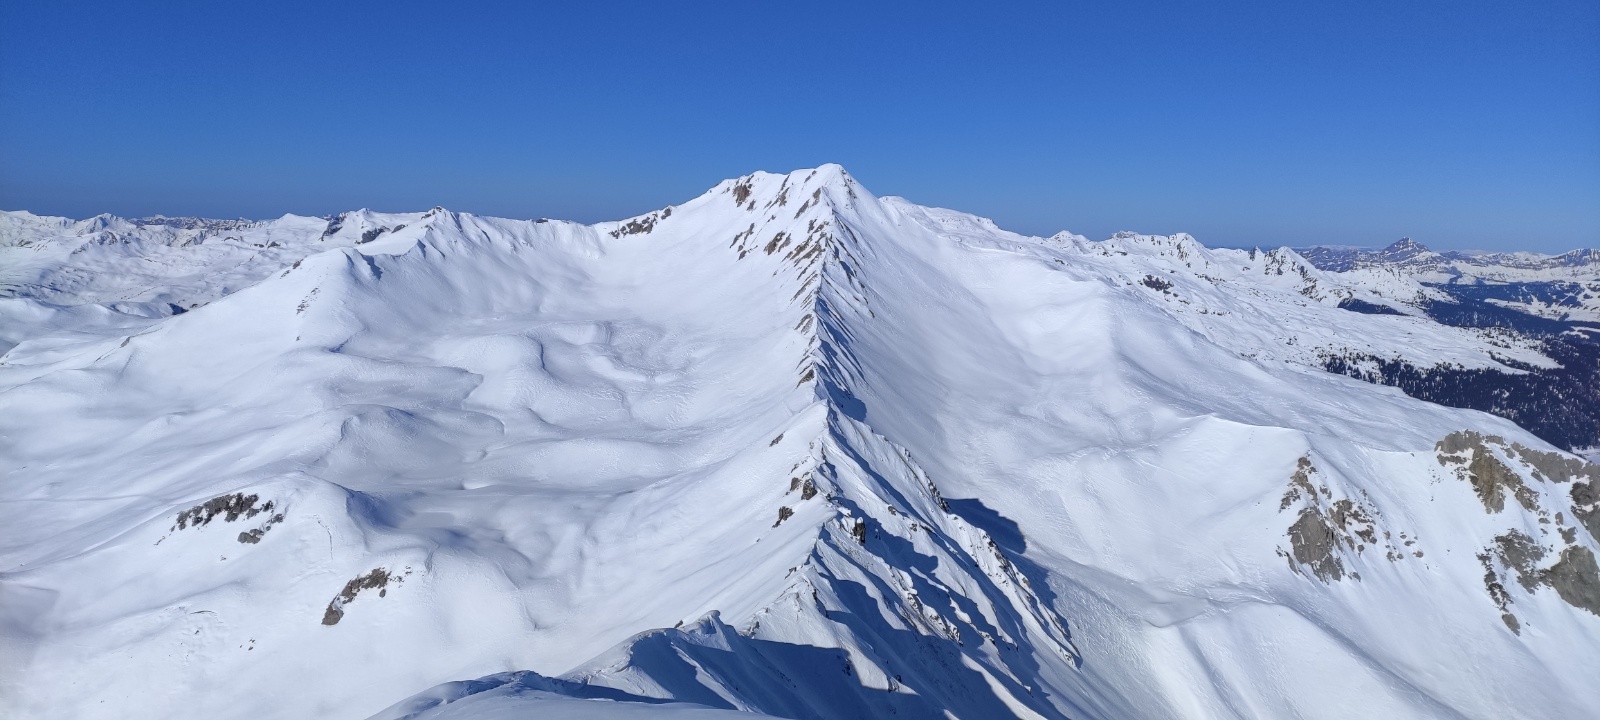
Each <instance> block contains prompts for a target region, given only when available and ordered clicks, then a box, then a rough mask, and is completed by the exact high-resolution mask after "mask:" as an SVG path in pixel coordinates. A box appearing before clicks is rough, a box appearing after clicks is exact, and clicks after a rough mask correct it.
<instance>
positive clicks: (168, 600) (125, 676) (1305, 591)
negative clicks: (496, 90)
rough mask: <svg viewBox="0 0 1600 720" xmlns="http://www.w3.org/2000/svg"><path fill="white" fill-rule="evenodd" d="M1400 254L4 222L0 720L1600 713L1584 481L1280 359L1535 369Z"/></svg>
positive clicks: (895, 223) (390, 223)
mask: <svg viewBox="0 0 1600 720" xmlns="http://www.w3.org/2000/svg"><path fill="white" fill-rule="evenodd" d="M1430 292H1433V291H1431V290H1429V289H1428V288H1427V287H1426V286H1424V285H1421V284H1418V283H1417V282H1415V281H1414V280H1413V279H1411V278H1409V277H1408V276H1405V275H1403V274H1398V273H1387V274H1386V273H1383V272H1382V271H1381V270H1374V271H1371V272H1367V273H1361V272H1357V273H1323V272H1320V271H1318V270H1317V269H1316V268H1314V267H1312V266H1311V265H1310V264H1309V263H1307V262H1305V261H1304V260H1303V259H1302V258H1300V257H1299V256H1298V255H1296V254H1295V253H1294V252H1292V251H1288V250H1277V251H1270V252H1260V251H1258V252H1248V251H1236V250H1215V249H1207V248H1204V247H1202V246H1201V245H1199V244H1198V243H1196V242H1195V241H1194V240H1193V239H1191V238H1188V237H1187V236H1175V237H1170V238H1167V237H1153V236H1135V235H1122V236H1118V237H1115V238H1112V239H1110V240H1106V241H1100V242H1090V241H1087V240H1085V239H1083V238H1080V237H1076V236H1071V235H1065V234H1064V235H1058V236H1056V237H1053V238H1048V239H1040V238H1029V237H1023V236H1019V235H1015V234H1012V233H1008V232H1005V231H1002V230H999V229H997V228H995V227H994V226H993V225H992V224H991V223H989V222H988V221H986V220H983V219H981V218H975V217H972V216H969V215H964V214H960V213H955V212H952V211H947V210H940V209H932V208H924V207H920V206H917V205H913V204H911V203H908V202H905V201H903V200H899V199H896V198H883V199H879V198H875V197H874V196H872V195H871V194H870V193H869V192H868V191H867V190H865V189H863V188H862V187H861V186H860V185H859V184H857V183H856V182H855V181H854V180H853V179H851V178H850V177H849V176H848V175H846V174H845V173H844V171H843V170H841V169H840V168H838V167H836V166H825V167H822V168H818V169H816V170H804V171H799V172H796V173H792V174H789V175H772V174H756V175H753V176H748V177H745V178H739V179H736V180H730V181H727V182H724V183H722V184H721V185H718V186H717V187H716V188H713V189H712V190H710V191H709V192H707V193H706V194H705V195H703V196H701V197H699V198H696V199H694V200H691V201H689V202H687V203H684V204H682V205H678V206H673V207H671V208H664V209H662V210H658V211H655V212H653V213H650V214H647V215H643V216H640V217H637V218H632V219H630V220H627V221H623V222H615V223H601V224H599V225H594V226H585V225H579V224H573V223H566V222H559V221H548V222H546V221H518V220H503V219H495V218H484V217H476V216H471V215H466V214H459V213H453V212H449V211H445V210H442V209H435V210H433V211H429V212H426V213H410V214H382V213H371V212H365V211H361V212H355V213H348V214H346V215H343V216H340V217H339V218H336V219H334V220H333V221H328V220H325V219H320V218H300V217H292V216H287V217H285V218H282V219H279V220H274V221H267V222H259V223H249V222H237V221H235V222H197V221H167V223H166V224H162V223H150V222H144V223H137V222H133V221H127V220H122V219H118V218H110V217H100V218H94V219H91V220H85V221H69V220H63V219H58V218H41V217H35V216H31V215H28V214H26V213H6V214H4V215H0V349H4V348H7V347H9V351H8V352H6V354H5V355H4V356H0V472H3V473H4V479H3V480H0V715H3V716H7V717H11V716H15V717H105V718H171V717H218V718H251V719H253V720H254V719H266V718H308V717H326V718H363V717H368V716H371V715H373V714H374V713H380V716H381V717H385V718H402V717H418V718H501V717H602V718H609V717H625V718H631V717H662V716H665V717H690V718H700V717H707V718H713V717H722V716H726V715H728V713H726V712H725V711H728V710H740V711H751V712H759V713H765V714H768V715H773V716H777V717H794V718H802V717H803V718H811V717H825V718H858V717H888V716H896V717H910V718H922V717H944V716H946V713H948V714H953V715H955V716H958V717H963V718H992V717H1009V716H1018V717H1042V718H1066V717H1071V718H1126V717H1294V716H1300V717H1327V718H1347V717H1400V716H1404V717H1473V718H1504V717H1524V716H1537V717H1596V716H1600V692H1596V691H1595V688H1594V684H1593V674H1594V670H1595V668H1596V667H1600V616H1597V615H1596V614H1595V612H1596V610H1595V608H1597V607H1600V588H1597V587H1590V586H1588V585H1585V584H1584V583H1585V578H1586V576H1585V575H1584V574H1583V573H1584V572H1585V569H1586V568H1592V567H1593V555H1592V552H1593V550H1594V549H1595V548H1596V546H1597V545H1596V539H1595V537H1594V536H1593V532H1594V528H1595V527H1600V520H1596V521H1595V522H1594V524H1592V525H1586V522H1587V518H1591V517H1596V518H1600V510H1597V509H1596V508H1595V505H1594V502H1595V499H1594V496H1592V495H1591V494H1589V493H1590V492H1591V491H1592V490H1593V489H1595V488H1597V487H1600V469H1596V468H1594V467H1593V466H1587V465H1584V464H1582V463H1581V462H1579V461H1577V460H1574V459H1572V458H1571V456H1567V455H1564V454H1558V455H1546V454H1545V453H1553V452H1556V451H1555V449H1554V448H1551V447H1550V446H1549V445H1547V444H1545V443H1543V442H1542V441H1540V440H1538V439H1537V438H1535V437H1533V436H1531V435H1529V434H1528V433H1526V432H1524V431H1523V430H1521V429H1519V428H1517V427H1516V426H1515V425H1513V424H1511V423H1509V422H1507V421H1504V420H1501V419H1498V418H1495V417H1491V416H1488V415H1484V414H1480V413H1474V412H1469V411H1462V410H1454V409H1449V408H1445V407H1441V406H1437V405H1432V404H1428V403H1424V402H1421V401H1418V400H1414V399H1411V398H1407V397H1405V396H1404V395H1403V394H1401V393H1400V392H1399V391H1396V390H1393V389H1389V388H1383V387H1379V386H1374V385H1369V384H1365V383H1361V382H1358V381H1355V380H1350V379H1346V378H1342V377H1336V376H1333V375H1330V374H1327V373H1324V372H1321V371H1320V370H1319V369H1317V368H1318V367H1320V366H1319V357H1321V355H1320V353H1327V352H1355V353H1362V354H1369V355H1376V356H1381V357H1404V358H1407V359H1408V360H1411V361H1413V362H1416V363H1417V364H1421V365H1431V364H1434V363H1440V362H1444V363H1454V364H1459V365H1461V366H1463V367H1497V368H1503V369H1506V370H1507V371H1514V370H1511V369H1510V368H1506V367H1505V366H1504V365H1502V364H1501V363H1502V361H1504V360H1510V361H1513V362H1515V363H1519V364H1524V365H1532V366H1545V365H1548V364H1549V363H1550V362H1551V361H1550V360H1549V359H1548V358H1546V357H1544V356H1543V355H1541V354H1540V353H1539V351H1538V348H1537V347H1534V346H1532V345H1527V344H1519V343H1518V342H1516V341H1515V339H1514V338H1510V339H1508V338H1505V337H1501V336H1496V335H1493V334H1489V333H1484V332H1482V331H1474V330H1469V329H1463V328H1452V327H1446V326H1442V325H1439V324H1437V323H1434V322H1433V321H1431V320H1429V319H1428V318H1427V317H1426V316H1425V315H1423V314H1422V313H1420V312H1418V311H1416V310H1415V309H1414V306H1415V304H1416V303H1418V302H1421V301H1423V300H1425V299H1426V298H1427V296H1428V293H1430ZM1349 298H1355V299H1359V300H1362V301H1364V302H1370V303H1374V304H1381V305H1386V306H1389V307H1392V308H1394V309H1395V311H1396V312H1398V313H1400V314H1395V315H1371V314H1362V313H1357V312H1351V311H1348V310H1342V309H1339V307H1338V304H1339V303H1340V302H1341V301H1342V300H1345V299H1349ZM1467 430H1472V431H1476V432H1477V433H1479V435H1474V436H1470V437H1474V438H1478V440H1470V439H1466V440H1464V439H1463V438H1469V436H1466V435H1453V434H1455V433H1459V432H1460V431H1467ZM1451 438H1453V439H1451ZM1441 443H1442V444H1441ZM1462 447H1465V448H1466V449H1462ZM1564 463H1570V465H1568V464H1564ZM1475 483H1476V486H1475ZM1496 491H1498V492H1499V494H1500V500H1501V502H1500V503H1499V505H1500V506H1499V508H1498V509H1496V508H1495V507H1494V503H1493V502H1492V500H1493V499H1494V493H1495V492H1496ZM1308 518H1309V519H1308ZM1308 528H1309V529H1310V531H1309V532H1308ZM1506 538H1510V540H1507V539H1506ZM1523 538H1525V539H1526V541H1527V542H1522V539H1523ZM1319 540H1321V541H1323V542H1320V544H1319V542H1318V541H1319ZM1585 553H1590V554H1589V555H1587V557H1588V558H1589V560H1588V562H1589V564H1588V565H1587V566H1585V565H1584V564H1583V562H1582V558H1583V556H1584V554H1585ZM1334 567H1337V569H1338V572H1337V573H1335V572H1333V571H1332V568H1334ZM1585 592H1593V593H1596V596H1595V597H1594V598H1589V596H1587V595H1585V594H1584V593H1585ZM1588 603H1593V604H1588ZM1508 617H1509V618H1511V619H1509V620H1508V619H1507V618H1508ZM502 673H519V674H507V675H501V674H502ZM474 678H482V679H481V680H474ZM430 688H431V689H430ZM418 693H420V694H418ZM407 698H410V699H407ZM669 701H670V702H669ZM386 708H387V709H386Z"/></svg>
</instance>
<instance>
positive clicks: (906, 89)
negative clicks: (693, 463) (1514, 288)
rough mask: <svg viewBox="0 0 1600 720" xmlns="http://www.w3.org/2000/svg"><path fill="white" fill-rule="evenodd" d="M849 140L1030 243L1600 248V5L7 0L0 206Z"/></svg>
mask: <svg viewBox="0 0 1600 720" xmlns="http://www.w3.org/2000/svg"><path fill="white" fill-rule="evenodd" d="M824 162H838V163H841V164H843V165H844V166H845V167H846V168H847V169H849V170H850V171H851V172H852V173H853V174H854V175H856V176H857V177H858V178H859V179H861V181H862V182H863V183H864V184H865V185H866V186H867V187H868V188H870V189H871V190H872V191H874V192H875V193H878V194H880V195H903V196H906V197H908V198H910V199H912V200H914V201H917V202H920V203H924V204H931V205H943V206H947V207H954V208H957V209H961V210H966V211H969V212H974V213H978V214H982V215H987V216H990V217H993V218H995V219H996V220H997V221H998V222H999V223H1000V224H1001V225H1002V226H1005V227H1008V228H1011V229H1015V230H1019V231H1023V232H1030V233H1041V234H1043V233H1051V232H1054V231H1057V230H1062V229H1066V230H1072V231H1074V232H1079V233H1083V234H1086V235H1089V236H1090V237H1104V236H1106V235H1109V234H1110V233H1112V232H1115V231H1117V230H1120V229H1132V230H1139V231H1143V232H1161V233H1168V232H1176V231H1188V232H1191V233H1194V234H1195V235H1197V236H1199V237H1200V239H1201V240H1202V241H1204V242H1207V243H1209V244H1214V245H1250V244H1263V245H1269V244H1304V243H1317V242H1320V243H1346V244H1363V245H1378V244H1385V243H1387V242H1389V241H1391V240H1393V239H1395V238H1398V237H1399V236H1401V235H1410V236H1412V237H1414V238H1417V239H1418V240H1421V241H1423V242H1425V243H1428V244H1431V245H1434V246H1437V247H1481V248H1496V249H1498V248H1529V249H1538V250H1564V249H1568V248H1572V247H1578V246H1596V245H1600V2H1597V1H1596V0H1577V1H1569V0H1539V1H1537V2H1481V1H1478V0H1451V1H1435V0H1422V1H1406V0H1385V1H1382V2H1368V1H1366V0H1356V1H1351V0H1346V1H1342V2H1331V1H1330V2H1250V3H1234V2H1138V1H1135V2H1101V3H1094V4H1087V3H1038V4H1026V3H972V2H969V3H959V4H955V3H952V4H940V3H926V2H924V3H868V2H865V1H864V0H858V1H857V2H846V3H833V2H820V1H812V2H787V3H765V2H743V3H721V2H695V3H660V2H657V3H643V2H640V3H605V2H562V3H547V2H518V3H509V2H508V3H485V2H465V1H464V2H455V3H430V4H420V3H418V4H413V3H405V2H383V3H363V2H342V1H341V2H331V1H328V0H322V1H320V2H305V3H301V2H231V1H217V0H210V1H207V2H159V1H152V2H137V3H134V2H71V1H70V0H5V2H0V208H7V209H28V210H32V211H35V212H39V213H49V214H59V215H69V216H78V217H82V216H88V215H92V214H95V213H98V212H114V213H117V214H123V215H147V214H155V213H165V214H169V215H176V214H199V215H210V216H230V217H231V216H247V217H272V216H277V215H279V214H282V213H284V212H296V213H301V214H327V213H331V212H335V211H338V210H344V209H350V208H355V207H372V208H375V209H382V210H417V209H423V208H427V207H431V206H433V205H436V204H441V205H445V206H447V207H450V208H452V209H460V210H467V211H472V212H480V213H488V214H496V215H505V216H512V217H534V216H552V217H563V218H573V219H579V220H600V219H609V218H616V217H623V216H627V215H632V214H636V213H640V212H644V211H646V210H649V209H651V208H654V207H657V206H661V205H665V204H668V203H674V202H679V201H682V200H685V199H687V198H689V197H692V196H694V195H696V194H698V193H699V192H701V191H702V190H704V189H705V188H707V187H709V186H711V185H712V184H714V183H716V182H717V181H718V180H720V179H722V178H725V177H732V176H736V175H741V174H744V173H747V172H749V171H752V170H757V169H765V170H773V171H785V170H790V169H795V168H799V167H809V166H814V165H818V164H821V163H824Z"/></svg>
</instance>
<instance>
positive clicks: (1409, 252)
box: [1377, 237, 1433, 262]
mask: <svg viewBox="0 0 1600 720" xmlns="http://www.w3.org/2000/svg"><path fill="white" fill-rule="evenodd" d="M1432 252H1433V251H1432V250H1429V249H1428V248H1427V246H1425V245H1423V244H1422V243H1419V242H1417V241H1415V240H1412V239H1411V238H1408V237H1403V238H1400V239H1399V240H1396V241H1394V242H1393V243H1391V244H1390V245H1389V246H1388V247H1385V248H1384V249H1382V250H1379V251H1378V253H1377V257H1378V258H1379V259H1381V260H1382V261H1384V262H1406V261H1408V260H1414V259H1416V258H1418V257H1421V256H1422V255H1424V254H1429V253H1432Z"/></svg>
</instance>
